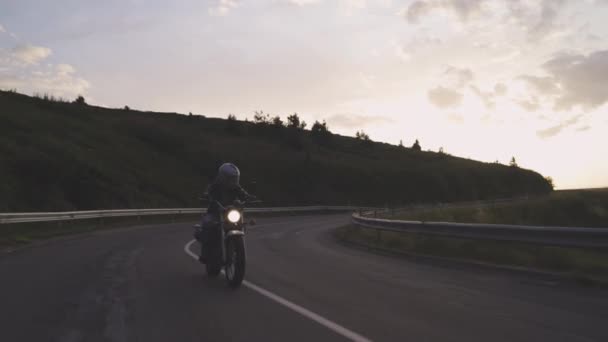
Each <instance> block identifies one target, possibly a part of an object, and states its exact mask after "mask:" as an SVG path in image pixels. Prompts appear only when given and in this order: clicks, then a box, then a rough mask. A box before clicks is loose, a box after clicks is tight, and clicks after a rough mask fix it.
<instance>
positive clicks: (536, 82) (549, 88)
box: [519, 75, 560, 95]
mask: <svg viewBox="0 0 608 342" xmlns="http://www.w3.org/2000/svg"><path fill="white" fill-rule="evenodd" d="M519 79H521V80H523V81H525V82H527V83H528V84H529V85H531V86H532V88H534V90H536V91H537V92H540V93H542V94H544V95H555V94H558V93H559V92H560V89H559V85H558V84H557V82H556V80H555V78H553V77H552V76H546V77H539V76H528V75H524V76H520V77H519Z"/></svg>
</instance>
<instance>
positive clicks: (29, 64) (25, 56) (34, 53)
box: [0, 45, 90, 98]
mask: <svg viewBox="0 0 608 342" xmlns="http://www.w3.org/2000/svg"><path fill="white" fill-rule="evenodd" d="M50 55H51V49H49V48H46V47H41V46H31V45H21V46H17V47H14V48H12V49H0V88H4V89H17V90H19V91H20V92H24V93H30V94H31V93H43V94H52V95H55V96H61V97H68V98H71V97H75V96H76V95H78V94H85V93H86V91H87V90H88V89H89V87H90V84H89V82H88V81H86V80H85V79H83V78H81V77H78V76H77V75H76V70H75V68H74V67H73V66H71V65H69V64H57V65H53V64H48V63H40V62H42V61H44V60H45V59H47V58H48V57H49V56H50Z"/></svg>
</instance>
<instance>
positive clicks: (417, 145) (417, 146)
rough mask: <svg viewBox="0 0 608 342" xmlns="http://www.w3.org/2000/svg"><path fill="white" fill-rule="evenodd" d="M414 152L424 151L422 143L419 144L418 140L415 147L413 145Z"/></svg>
mask: <svg viewBox="0 0 608 342" xmlns="http://www.w3.org/2000/svg"><path fill="white" fill-rule="evenodd" d="M412 150H414V151H422V147H420V143H419V142H418V139H416V141H415V142H414V145H412Z"/></svg>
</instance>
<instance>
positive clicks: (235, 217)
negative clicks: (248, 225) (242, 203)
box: [228, 209, 241, 223]
mask: <svg viewBox="0 0 608 342" xmlns="http://www.w3.org/2000/svg"><path fill="white" fill-rule="evenodd" d="M240 220H241V213H239V211H238V210H234V209H232V210H230V211H229V212H228V221H230V222H232V223H237V222H239V221H240Z"/></svg>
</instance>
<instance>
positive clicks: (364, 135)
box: [355, 130, 371, 141]
mask: <svg viewBox="0 0 608 342" xmlns="http://www.w3.org/2000/svg"><path fill="white" fill-rule="evenodd" d="M355 138H356V139H359V140H363V141H371V139H370V137H369V135H368V134H367V133H365V132H364V131H363V130H360V131H357V133H355Z"/></svg>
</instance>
